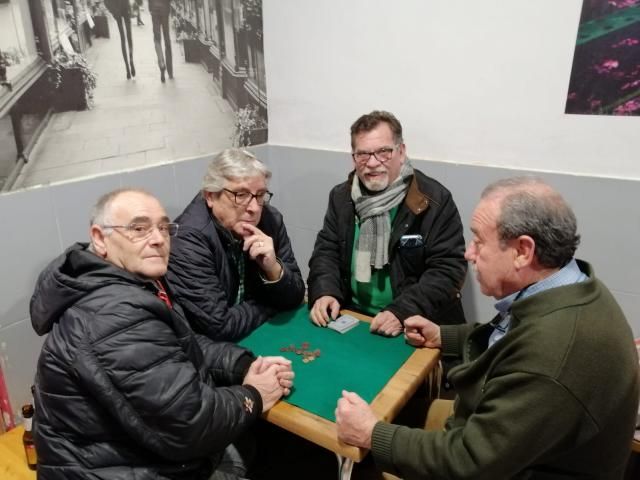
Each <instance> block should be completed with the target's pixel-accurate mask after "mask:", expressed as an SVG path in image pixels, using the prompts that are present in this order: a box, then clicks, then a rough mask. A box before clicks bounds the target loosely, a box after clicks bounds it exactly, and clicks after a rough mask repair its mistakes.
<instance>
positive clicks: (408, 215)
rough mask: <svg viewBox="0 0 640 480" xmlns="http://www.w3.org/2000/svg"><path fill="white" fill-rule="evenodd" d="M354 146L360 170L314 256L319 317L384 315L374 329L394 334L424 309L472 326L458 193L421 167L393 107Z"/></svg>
mask: <svg viewBox="0 0 640 480" xmlns="http://www.w3.org/2000/svg"><path fill="white" fill-rule="evenodd" d="M351 149H352V154H351V156H352V158H353V164H354V168H355V170H354V172H351V174H350V175H349V178H348V180H347V181H346V182H344V183H341V184H340V185H337V186H336V187H334V188H333V190H332V191H331V193H330V196H329V206H328V208H327V213H326V215H325V218H324V224H323V226H322V230H320V232H319V233H318V237H317V239H316V243H315V247H314V250H313V254H312V256H311V260H310V261H309V268H310V272H309V279H308V287H309V305H310V308H311V313H310V317H311V320H312V321H313V322H314V323H315V324H316V325H319V326H326V325H327V323H328V322H329V321H331V320H332V319H335V318H336V316H337V315H338V312H339V311H340V309H341V308H352V309H355V310H358V311H361V312H363V313H366V314H369V315H372V316H373V317H374V318H373V321H372V322H371V331H372V332H374V333H379V334H382V335H390V336H395V335H398V334H400V333H401V332H402V322H403V321H404V319H405V318H407V317H409V316H411V315H416V314H420V315H423V316H425V317H426V318H429V319H431V320H433V321H435V322H437V323H463V322H464V313H463V311H462V305H461V302H460V289H461V288H462V284H463V282H464V278H465V274H466V271H467V264H466V261H465V259H464V248H465V245H464V238H463V235H462V223H461V221H460V215H459V214H458V209H457V207H456V205H455V203H454V201H453V198H452V197H451V193H450V192H449V191H448V190H447V189H446V188H445V187H444V186H442V185H441V184H440V183H438V182H437V181H435V180H434V179H432V178H429V177H427V176H426V175H424V174H423V173H422V172H420V171H418V170H415V169H414V168H412V167H411V165H410V164H409V162H408V161H407V156H406V147H405V145H404V143H403V139H402V126H401V125H400V122H399V121H398V120H397V119H396V118H395V117H394V116H393V115H392V114H391V113H389V112H384V111H373V112H371V113H369V114H366V115H363V116H361V117H360V118H359V119H358V120H356V121H355V123H354V124H353V125H352V126H351Z"/></svg>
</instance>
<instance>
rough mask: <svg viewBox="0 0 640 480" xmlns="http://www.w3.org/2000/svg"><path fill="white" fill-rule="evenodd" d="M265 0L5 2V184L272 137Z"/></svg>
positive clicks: (131, 165)
mask: <svg viewBox="0 0 640 480" xmlns="http://www.w3.org/2000/svg"><path fill="white" fill-rule="evenodd" d="M262 32H263V29H262V0H0V191H2V192H7V191H12V190H16V189H20V188H26V187H33V186H38V185H46V184H49V183H51V182H57V181H61V180H66V179H70V178H78V177H84V176H91V175H96V174H104V173H112V172H116V171H121V170H126V169H135V168H140V167H144V166H148V165H154V164H158V163H164V162H167V161H173V160H179V159H184V158H190V157H195V156H201V155H207V154H210V153H214V152H216V151H219V150H221V149H223V148H226V147H229V146H232V145H235V146H248V145H256V144H260V143H265V142H266V141H267V132H268V130H267V96H266V91H267V90H266V81H265V70H264V53H263V39H262Z"/></svg>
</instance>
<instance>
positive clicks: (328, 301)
mask: <svg viewBox="0 0 640 480" xmlns="http://www.w3.org/2000/svg"><path fill="white" fill-rule="evenodd" d="M339 313H340V303H338V300H336V299H335V298H334V297H332V296H330V295H325V296H323V297H320V298H318V299H317V300H316V301H315V303H314V304H313V307H311V311H310V312H309V317H310V318H311V321H312V322H313V323H314V324H316V325H317V326H319V327H326V326H327V325H328V324H329V322H330V321H331V320H335V319H336V318H338V314H339Z"/></svg>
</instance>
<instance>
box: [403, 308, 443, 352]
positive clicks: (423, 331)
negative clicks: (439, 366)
mask: <svg viewBox="0 0 640 480" xmlns="http://www.w3.org/2000/svg"><path fill="white" fill-rule="evenodd" d="M404 338H406V339H407V343H408V344H410V345H413V346H414V347H427V348H440V347H442V341H441V340H440V326H439V325H437V324H435V323H433V322H432V321H431V320H427V319H426V318H424V317H421V316H420V315H414V316H413V317H409V318H407V319H406V320H405V321H404Z"/></svg>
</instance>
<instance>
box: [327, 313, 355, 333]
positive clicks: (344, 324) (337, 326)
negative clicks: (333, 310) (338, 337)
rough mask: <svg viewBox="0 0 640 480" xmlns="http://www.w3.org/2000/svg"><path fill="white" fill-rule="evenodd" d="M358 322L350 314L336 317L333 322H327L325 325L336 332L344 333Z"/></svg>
mask: <svg viewBox="0 0 640 480" xmlns="http://www.w3.org/2000/svg"><path fill="white" fill-rule="evenodd" d="M359 322H360V320H358V319H357V318H355V317H352V316H351V315H342V316H340V317H338V318H336V319H335V320H334V321H333V322H329V325H327V326H328V327H329V328H331V329H332V330H335V331H336V332H340V333H346V332H348V331H349V330H351V329H352V328H354V327H355V326H356V325H358V323H359Z"/></svg>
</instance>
